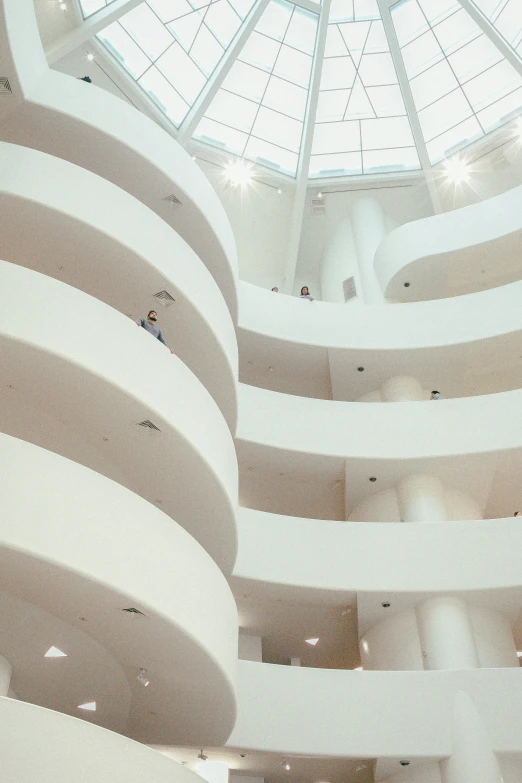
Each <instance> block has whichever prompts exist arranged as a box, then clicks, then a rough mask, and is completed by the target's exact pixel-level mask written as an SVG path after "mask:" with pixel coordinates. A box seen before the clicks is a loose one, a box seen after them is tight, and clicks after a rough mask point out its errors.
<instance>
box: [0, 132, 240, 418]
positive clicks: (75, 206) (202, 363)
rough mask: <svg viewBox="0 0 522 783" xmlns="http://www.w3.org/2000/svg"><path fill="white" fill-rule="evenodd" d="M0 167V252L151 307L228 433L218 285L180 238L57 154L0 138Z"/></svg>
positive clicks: (227, 333)
mask: <svg viewBox="0 0 522 783" xmlns="http://www.w3.org/2000/svg"><path fill="white" fill-rule="evenodd" d="M0 169H1V170H2V179H1V182H0V209H1V211H2V215H3V226H4V229H3V231H2V233H1V235H0V258H2V259H3V260H5V261H12V262H13V263H16V264H20V265H21V266H25V267H28V268H30V269H35V270H36V271H37V272H42V273H43V274H46V275H48V276H50V277H54V278H56V279H58V280H62V281H63V282H65V283H68V284H69V285H72V286H75V287H76V288H79V289H81V290H82V291H85V292H86V293H88V294H90V295H91V296H94V297H96V298H97V299H100V300H101V301H103V302H106V303H107V304H109V305H111V307H114V308H115V309H117V310H119V311H120V312H122V313H125V314H128V315H130V316H131V317H133V318H134V319H136V318H138V317H145V316H146V314H147V312H148V311H149V310H150V309H151V308H156V309H157V310H158V311H159V316H160V326H161V329H162V331H163V334H164V335H165V338H166V340H167V343H168V344H169V345H170V346H171V347H172V348H173V349H174V350H175V353H176V355H177V356H179V357H180V359H182V361H184V363H185V364H186V365H187V366H188V367H189V368H190V369H191V370H192V371H193V372H194V373H195V375H196V376H197V377H198V378H199V380H200V381H201V382H202V383H203V385H204V386H205V387H206V388H207V389H208V391H209V392H210V394H211V395H212V396H213V398H214V399H215V401H216V402H217V404H218V405H219V407H220V408H221V410H222V411H223V414H224V416H225V418H226V419H227V421H228V423H229V426H230V429H231V431H232V432H234V431H235V426H236V420H237V401H236V378H237V344H236V336H235V330H234V325H233V322H232V319H231V317H230V313H229V311H228V308H227V306H226V303H225V301H224V299H223V297H222V294H221V292H220V290H219V288H218V286H217V284H216V283H215V281H214V279H213V278H212V276H211V275H210V273H209V272H208V270H207V269H206V268H205V267H204V266H203V264H201V263H200V261H199V259H198V258H197V256H196V255H195V253H194V251H193V250H192V249H191V248H190V247H189V246H188V245H187V244H186V242H184V241H183V240H182V239H181V238H180V237H179V236H178V235H177V234H176V232H175V231H173V230H172V229H171V228H170V227H169V226H168V225H167V224H166V223H165V222H164V221H163V220H161V219H160V218H158V216H157V215H156V214H154V212H152V211H151V210H150V209H147V208H146V207H144V206H143V204H141V203H140V202H139V201H137V200H136V199H135V198H133V197H132V196H129V194H128V193H126V192H125V191H123V190H121V189H120V188H117V187H115V186H114V185H113V184H112V183H110V182H108V181H107V180H105V179H102V178H101V177H98V176H96V175H93V174H91V172H89V171H85V170H84V169H81V168H79V167H78V166H73V165H71V164H70V163H68V162H66V161H64V160H61V159H60V158H54V157H51V156H50V155H45V154H43V153H41V152H37V151H35V150H32V149H28V148H26V147H19V146H15V145H12V144H5V143H2V142H0ZM108 205H110V209H108V208H107V207H108ZM20 226H23V230H22V231H21V230H20ZM165 290H166V291H167V292H168V293H169V294H170V295H171V296H173V297H174V299H175V300H176V301H175V303H174V304H172V306H170V307H168V308H165V309H163V308H162V307H161V303H162V300H157V299H155V298H154V295H155V294H156V293H158V292H161V291H165Z"/></svg>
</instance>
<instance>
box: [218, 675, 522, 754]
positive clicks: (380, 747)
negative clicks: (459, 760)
mask: <svg viewBox="0 0 522 783" xmlns="http://www.w3.org/2000/svg"><path fill="white" fill-rule="evenodd" d="M238 674H239V677H238V683H239V685H238V719H237V722H236V726H235V728H234V731H233V732H232V735H231V736H230V738H229V740H228V742H227V745H228V746H229V747H234V748H246V749H250V750H259V751H267V752H276V753H280V754H282V755H285V754H288V755H290V754H297V755H301V754H304V755H306V756H315V755H317V756H334V757H335V756H354V757H357V758H378V757H381V758H382V757H386V756H391V757H397V758H409V757H411V756H414V757H423V756H424V757H428V758H429V757H431V758H437V759H438V758H444V757H446V756H450V755H451V752H452V741H453V737H452V719H453V709H454V702H455V696H456V694H457V693H458V692H459V691H465V692H467V693H468V694H469V695H470V696H471V698H472V699H473V701H474V702H475V704H476V706H477V709H478V710H479V713H480V715H481V717H482V719H483V720H484V723H485V725H486V728H487V730H488V732H489V736H490V737H491V742H492V746H493V750H494V751H496V752H497V753H510V752H511V753H517V752H518V753H520V752H521V751H522V739H521V737H522V713H521V711H520V707H519V705H520V699H521V698H522V672H521V671H520V669H518V668H517V669H501V670H500V669H478V670H467V671H438V672H428V671H421V672H412V671H409V672H379V671H362V672H359V671H356V672H351V671H339V670H332V669H311V668H301V667H297V666H275V665H272V664H263V663H253V662H251V661H239V666H238Z"/></svg>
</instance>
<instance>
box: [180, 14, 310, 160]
mask: <svg viewBox="0 0 522 783" xmlns="http://www.w3.org/2000/svg"><path fill="white" fill-rule="evenodd" d="M317 22H318V16H317V14H312V13H309V12H308V11H304V10H303V9H302V8H299V7H298V6H294V5H292V4H290V3H287V2H285V0H271V2H270V4H269V5H268V6H267V8H266V9H265V12H264V14H263V16H262V17H261V19H260V20H259V22H258V24H257V26H256V29H255V30H254V31H253V33H252V34H251V35H250V36H249V38H248V39H247V41H246V42H245V44H244V46H243V48H242V50H241V52H240V53H239V57H238V60H237V61H236V62H235V63H234V65H233V66H232V68H231V69H230V72H229V74H228V75H227V77H226V79H225V80H224V82H223V86H222V88H221V89H220V90H218V93H217V95H216V97H215V98H214V100H213V101H212V103H211V105H210V107H209V109H208V110H207V112H206V115H205V118H204V119H208V120H212V121H213V122H215V123H216V124H215V125H213V126H212V132H213V133H214V135H215V137H216V139H217V142H218V143H219V142H221V143H224V144H228V145H229V143H230V142H229V141H227V134H226V133H225V132H223V131H222V130H221V129H222V128H223V127H225V126H232V127H233V128H237V129H238V130H240V131H241V132H244V133H248V134H249V135H248V137H247V139H246V147H245V152H244V155H245V156H246V157H248V158H251V159H253V160H255V159H257V158H262V160H261V163H262V164H263V165H267V166H270V167H272V168H274V167H275V168H279V167H280V168H281V169H282V170H284V171H285V172H287V173H292V174H295V171H296V167H297V160H298V156H297V153H298V152H299V147H300V144H301V138H302V135H303V121H304V116H305V111H306V102H307V97H308V88H309V83H310V73H311V64H312V57H311V55H310V54H308V53H307V52H308V51H312V49H313V44H314V42H315V37H316V32H317ZM247 99H248V100H247ZM218 123H219V125H218ZM202 129H203V130H202ZM205 129H206V130H205ZM208 130H209V127H208V125H207V124H206V123H204V122H202V123H200V125H199V126H198V128H197V130H196V134H195V135H196V136H197V137H198V138H199V137H201V134H202V133H203V131H205V134H204V135H208Z"/></svg>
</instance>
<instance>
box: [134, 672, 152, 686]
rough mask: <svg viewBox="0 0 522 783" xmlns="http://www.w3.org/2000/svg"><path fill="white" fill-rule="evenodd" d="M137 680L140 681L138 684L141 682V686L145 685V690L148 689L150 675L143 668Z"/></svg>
mask: <svg viewBox="0 0 522 783" xmlns="http://www.w3.org/2000/svg"><path fill="white" fill-rule="evenodd" d="M136 679H137V680H138V682H141V684H142V685H143V687H144V688H146V687H147V685H149V684H150V680H149V678H148V675H147V669H143V668H141V669H140V673H139V674H138V676H137V677H136Z"/></svg>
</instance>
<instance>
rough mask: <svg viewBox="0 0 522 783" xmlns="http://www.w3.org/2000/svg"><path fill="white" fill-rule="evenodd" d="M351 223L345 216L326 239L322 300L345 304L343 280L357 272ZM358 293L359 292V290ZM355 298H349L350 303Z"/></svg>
mask: <svg viewBox="0 0 522 783" xmlns="http://www.w3.org/2000/svg"><path fill="white" fill-rule="evenodd" d="M355 266H356V260H355V249H354V243H353V234H352V223H351V220H350V218H346V219H345V220H343V222H342V223H341V224H340V225H339V226H338V227H337V229H336V230H335V231H334V233H333V234H332V236H331V237H330V238H329V239H328V240H327V242H326V244H325V247H324V250H323V255H322V258H321V298H322V300H323V302H335V303H337V304H345V299H344V289H343V282H344V280H346V279H347V278H348V277H352V276H354V275H356V274H357V270H356V269H355V268H354V267H355ZM359 293H360V292H359ZM356 301H357V299H355V298H354V299H353V300H349V302H350V303H351V304H353V303H354V302H356Z"/></svg>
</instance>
